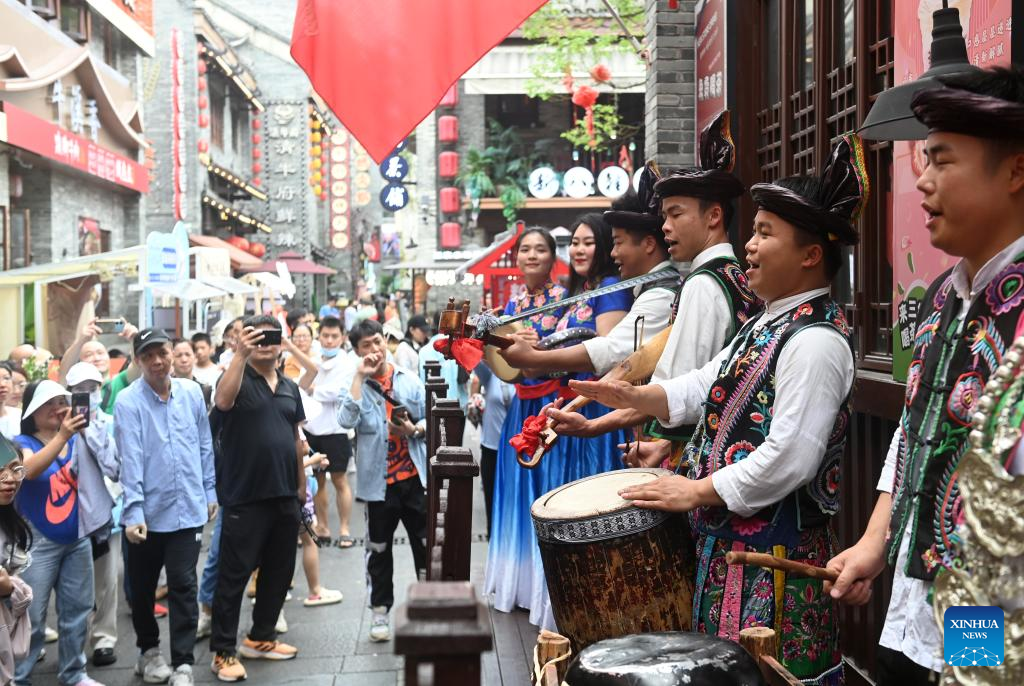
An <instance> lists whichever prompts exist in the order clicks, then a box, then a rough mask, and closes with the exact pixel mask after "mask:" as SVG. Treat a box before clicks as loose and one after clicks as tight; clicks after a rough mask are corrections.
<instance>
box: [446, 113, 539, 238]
mask: <svg viewBox="0 0 1024 686" xmlns="http://www.w3.org/2000/svg"><path fill="white" fill-rule="evenodd" d="M543 147H544V146H542V145H538V146H534V148H533V149H528V148H527V146H526V145H525V144H524V143H523V141H522V139H521V138H520V137H519V134H518V133H516V131H515V129H513V128H506V127H504V126H502V125H501V124H499V123H498V122H497V121H495V120H494V119H488V121H487V146H486V147H485V148H484V149H483V150H479V149H477V148H469V149H468V150H467V151H466V155H465V158H464V161H463V163H462V171H461V172H459V175H458V176H457V177H456V179H455V181H456V183H457V184H458V185H459V186H460V187H461V188H462V190H463V192H464V193H465V194H466V196H467V197H468V198H469V201H470V208H471V212H472V213H473V215H474V216H473V222H474V223H476V214H477V213H478V212H479V211H480V199H481V198H492V197H498V198H499V199H501V202H502V205H503V207H502V210H501V211H502V214H504V215H505V220H506V222H508V223H509V224H512V223H514V222H515V220H516V217H517V216H518V213H519V209H520V208H521V207H522V206H523V205H524V204H525V203H526V184H527V180H528V178H529V174H530V170H531V169H532V168H533V166H534V163H535V162H536V160H537V159H538V156H539V155H540V154H541V150H542V149H543Z"/></svg>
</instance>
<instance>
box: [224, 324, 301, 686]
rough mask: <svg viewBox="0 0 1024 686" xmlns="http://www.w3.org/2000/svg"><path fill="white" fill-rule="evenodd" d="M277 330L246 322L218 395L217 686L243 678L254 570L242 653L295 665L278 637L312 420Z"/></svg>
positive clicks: (289, 648) (292, 559)
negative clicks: (271, 340) (305, 431)
mask: <svg viewBox="0 0 1024 686" xmlns="http://www.w3.org/2000/svg"><path fill="white" fill-rule="evenodd" d="M280 330H281V327H280V324H278V322H277V320H275V319H274V318H272V317H268V316H264V315H258V316H255V317H250V318H249V319H248V320H246V321H245V328H244V329H243V331H242V335H241V336H240V338H239V342H238V347H237V350H236V352H235V356H234V358H233V359H232V360H231V363H230V364H229V365H228V368H227V370H226V371H225V372H224V375H223V376H222V377H221V379H220V382H219V383H218V384H217V390H216V393H215V394H214V395H215V397H214V410H213V415H212V416H211V424H212V425H213V426H215V427H217V435H216V437H215V441H214V445H215V449H216V458H217V459H216V466H217V499H218V501H219V502H220V504H221V507H222V508H223V512H222V515H221V516H222V518H223V520H222V522H221V534H220V560H219V563H218V564H219V568H218V574H217V590H216V591H215V593H214V596H213V635H212V637H211V638H210V652H211V653H212V654H213V656H214V657H213V664H212V665H211V669H212V670H213V672H214V674H216V675H217V678H218V679H220V680H221V681H240V680H242V679H244V678H245V677H246V674H245V668H244V667H242V665H241V664H240V663H239V662H238V660H237V658H236V649H235V638H236V636H237V633H238V615H239V612H240V606H241V603H242V593H243V591H244V590H245V585H246V582H247V581H248V579H249V575H250V574H252V572H253V570H254V569H255V568H256V567H257V566H259V568H260V577H259V584H257V587H256V605H255V607H254V608H253V613H252V617H253V623H252V630H251V631H250V632H249V634H248V636H246V638H245V639H244V640H243V641H242V644H241V645H240V646H238V650H237V652H238V654H240V655H242V656H243V657H247V658H265V659H271V660H289V659H291V658H294V657H295V655H296V653H297V652H298V651H297V649H296V648H294V647H292V646H289V645H286V644H284V643H281V642H280V641H278V640H277V632H276V631H275V630H274V625H275V623H276V622H277V617H278V614H279V613H280V611H281V606H282V605H283V604H284V599H285V595H286V594H287V592H288V584H289V583H290V582H291V579H292V574H293V573H294V571H295V536H296V533H297V531H298V527H299V521H300V513H299V508H300V507H301V505H302V504H304V503H305V500H306V480H305V475H304V474H303V469H302V461H303V457H305V456H304V455H303V454H302V449H301V442H300V440H299V425H300V424H301V423H302V422H303V421H304V420H305V418H306V417H305V414H304V413H303V411H302V400H301V398H300V397H299V388H298V386H296V385H295V382H294V381H292V380H291V379H289V378H288V377H286V376H284V375H283V374H281V373H280V372H278V370H277V358H278V355H280V353H281V345H280V343H278V344H276V345H269V344H266V343H264V342H263V339H264V336H265V332H268V331H275V332H280ZM278 340H280V338H278Z"/></svg>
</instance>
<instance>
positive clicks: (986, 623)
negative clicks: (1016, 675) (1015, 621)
mask: <svg viewBox="0 0 1024 686" xmlns="http://www.w3.org/2000/svg"><path fill="white" fill-rule="evenodd" d="M1003 620H1004V615H1003V610H1002V608H999V607H991V606H980V607H974V606H968V605H959V606H957V607H951V608H949V609H947V610H946V613H945V615H943V619H942V622H943V625H944V629H943V632H942V634H943V637H942V652H943V657H944V658H945V660H946V664H948V665H952V666H954V667H996V666H999V665H1001V664H1003V655H1004V649H1005V643H1004V638H1003V637H1004V634H1003Z"/></svg>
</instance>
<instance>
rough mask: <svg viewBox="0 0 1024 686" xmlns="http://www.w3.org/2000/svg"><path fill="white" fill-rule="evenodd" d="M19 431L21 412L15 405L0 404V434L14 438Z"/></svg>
mask: <svg viewBox="0 0 1024 686" xmlns="http://www.w3.org/2000/svg"><path fill="white" fill-rule="evenodd" d="M20 433H21V412H20V411H19V410H18V408H16V407H7V406H6V405H4V406H0V434H3V435H4V436H6V437H7V438H14V437H15V436H17V435H18V434H20Z"/></svg>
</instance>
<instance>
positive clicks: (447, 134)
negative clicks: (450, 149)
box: [437, 114, 459, 143]
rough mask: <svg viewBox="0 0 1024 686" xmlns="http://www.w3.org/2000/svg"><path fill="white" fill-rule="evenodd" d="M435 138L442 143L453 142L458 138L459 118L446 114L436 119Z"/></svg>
mask: <svg viewBox="0 0 1024 686" xmlns="http://www.w3.org/2000/svg"><path fill="white" fill-rule="evenodd" d="M437 140H439V141H441V142H442V143H454V142H455V141H457V140H459V118H458V117H456V116H454V115H451V114H446V115H445V116H443V117H438V119H437Z"/></svg>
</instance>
